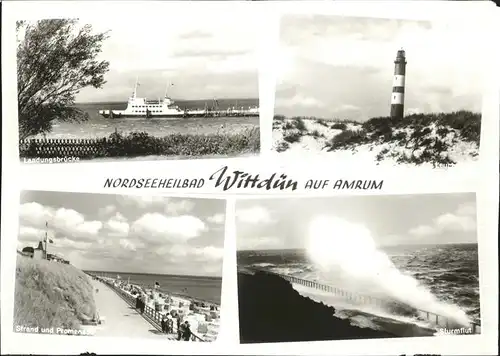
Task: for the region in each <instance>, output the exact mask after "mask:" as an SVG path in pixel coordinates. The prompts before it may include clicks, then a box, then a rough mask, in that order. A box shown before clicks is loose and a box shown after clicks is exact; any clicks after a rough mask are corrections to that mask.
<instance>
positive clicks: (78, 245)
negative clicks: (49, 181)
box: [18, 193, 225, 275]
mask: <svg viewBox="0 0 500 356" xmlns="http://www.w3.org/2000/svg"><path fill="white" fill-rule="evenodd" d="M54 195H55V196H56V193H54ZM103 199H104V198H103ZM55 200H57V199H56V198H51V202H54V201H55ZM98 200H99V197H96V198H95V199H82V200H79V199H75V201H78V204H75V205H69V206H66V207H64V208H54V207H50V206H45V205H43V204H40V203H39V202H28V203H26V204H22V205H21V208H20V226H19V230H18V248H19V249H22V248H24V247H26V246H33V247H35V246H36V244H37V243H38V241H40V240H41V239H42V238H43V237H44V236H45V232H46V230H47V229H46V226H45V222H46V221H48V226H49V229H48V231H47V232H48V236H49V237H50V238H51V239H52V240H53V241H54V243H53V244H49V245H48V249H49V253H55V254H58V255H62V254H64V255H66V256H67V258H68V260H70V262H71V263H72V264H73V265H75V266H77V267H78V268H84V269H95V270H111V271H131V272H137V273H174V274H176V273H178V274H189V275H220V273H221V266H222V258H223V239H221V236H220V232H217V230H218V229H217V228H215V229H213V230H212V229H209V227H208V226H211V227H213V225H210V224H221V223H224V221H225V214H224V209H223V207H224V205H223V204H221V205H219V206H218V207H219V208H218V209H214V210H213V211H212V215H210V214H208V216H202V217H197V216H195V215H194V214H193V213H192V210H193V209H194V208H195V204H196V205H198V204H200V205H202V204H204V202H203V201H200V202H198V200H195V201H191V200H190V199H179V198H171V199H170V198H164V197H142V196H132V197H118V196H117V197H116V200H115V201H116V202H117V204H116V205H105V204H103V205H99V204H98V203H99V202H98ZM104 200H106V201H108V200H109V198H107V199H104ZM61 201H64V202H67V201H68V200H67V196H64V198H61ZM80 202H85V203H88V202H90V203H91V204H92V203H94V202H95V204H96V209H86V210H89V211H92V212H93V214H94V215H95V216H96V217H98V218H99V219H100V220H99V221H97V220H93V219H89V217H88V216H87V217H86V216H84V215H83V214H81V213H80V212H79V211H77V210H75V209H72V208H76V207H77V206H81V204H80ZM70 206H71V207H72V208H69V207H70ZM99 206H101V209H99V208H97V207H99ZM209 206H212V205H211V204H209ZM214 207H215V205H214ZM138 210H139V211H138ZM176 214H178V215H176ZM96 219H97V218H96Z"/></svg>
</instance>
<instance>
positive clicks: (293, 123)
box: [273, 110, 481, 166]
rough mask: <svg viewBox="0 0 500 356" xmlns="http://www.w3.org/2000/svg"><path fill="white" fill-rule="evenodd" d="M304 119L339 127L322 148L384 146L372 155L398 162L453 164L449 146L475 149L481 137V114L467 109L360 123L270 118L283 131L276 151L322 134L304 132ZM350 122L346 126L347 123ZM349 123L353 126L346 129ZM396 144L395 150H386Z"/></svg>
mask: <svg viewBox="0 0 500 356" xmlns="http://www.w3.org/2000/svg"><path fill="white" fill-rule="evenodd" d="M304 120H314V122H315V123H316V124H319V125H321V126H324V127H325V128H327V129H331V130H340V132H339V133H337V134H335V135H333V137H331V138H329V139H328V140H327V142H326V143H325V147H324V148H325V149H326V151H336V150H353V149H355V148H356V147H358V146H360V145H372V146H374V145H384V144H386V145H385V146H386V147H384V148H383V149H382V150H381V151H380V152H379V153H378V154H377V156H376V160H377V161H381V160H383V159H385V158H392V159H395V160H396V162H398V163H412V164H416V165H419V164H422V163H426V162H430V163H432V164H434V165H438V166H443V165H453V164H455V163H456V162H454V161H453V160H452V159H451V158H450V157H449V156H448V154H447V153H448V151H449V149H450V148H451V147H452V146H453V145H454V144H456V143H457V142H459V141H461V142H465V143H471V144H472V145H475V146H476V147H477V148H479V144H480V137H481V114H479V113H474V112H470V111H465V110H462V111H455V112H450V113H430V114H412V115H408V116H405V117H404V118H403V119H402V120H401V119H394V118H391V117H375V118H372V119H369V120H368V121H365V122H363V123H361V122H356V121H352V120H338V119H333V120H325V119H320V118H314V117H292V118H286V117H284V116H280V115H277V116H275V117H274V121H273V129H282V130H283V142H282V143H280V144H279V145H278V147H277V151H285V150H286V149H287V148H288V146H289V144H293V143H296V142H299V141H300V140H301V138H302V137H303V136H306V135H308V136H313V137H324V134H320V133H319V132H317V131H316V132H315V131H308V130H307V128H306V125H305V124H304ZM349 124H350V125H349ZM349 126H351V127H355V128H356V129H352V128H351V129H349ZM388 145H390V146H391V147H392V148H394V147H397V148H399V149H398V150H394V149H389V148H388V147H387V146H388Z"/></svg>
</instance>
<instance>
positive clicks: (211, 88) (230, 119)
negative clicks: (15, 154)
mask: <svg viewBox="0 0 500 356" xmlns="http://www.w3.org/2000/svg"><path fill="white" fill-rule="evenodd" d="M181 12H182V11H181ZM195 12H196V11H195ZM200 12H201V11H200ZM109 15H110V16H108V17H107V18H104V17H101V18H99V19H96V18H92V19H83V18H79V19H74V18H64V19H42V20H36V21H24V20H20V21H17V23H16V36H17V91H18V92H17V94H18V123H19V126H18V127H19V156H20V160H21V163H28V164H29V163H70V162H84V161H92V162H94V161H103V162H106V161H131V160H133V161H139V160H140V161H148V160H168V159H169V160H172V159H174V160H175V159H199V158H202V159H205V158H229V157H242V156H243V157H246V156H253V155H256V154H258V153H259V151H260V128H259V89H258V65H257V58H256V57H257V53H256V47H257V44H258V35H257V33H256V31H254V24H252V23H250V20H251V17H249V16H244V15H243V14H242V15H241V16H240V15H238V14H237V13H235V14H234V15H235V16H233V15H231V16H227V13H226V14H225V13H223V12H222V13H211V14H206V13H205V14H201V13H200V14H196V13H192V11H191V13H189V14H184V15H183V14H182V13H178V12H177V13H171V14H167V15H165V16H164V15H163V14H162V16H160V14H154V13H153V14H152V16H139V15H140V14H138V16H137V17H135V18H133V19H125V18H123V17H121V16H113V15H112V14H109ZM189 18H190V20H186V19H189Z"/></svg>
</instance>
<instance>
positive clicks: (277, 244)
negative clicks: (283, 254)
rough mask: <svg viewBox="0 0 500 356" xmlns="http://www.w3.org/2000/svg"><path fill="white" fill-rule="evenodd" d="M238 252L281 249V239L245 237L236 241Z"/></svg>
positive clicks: (273, 237) (274, 237)
mask: <svg viewBox="0 0 500 356" xmlns="http://www.w3.org/2000/svg"><path fill="white" fill-rule="evenodd" d="M237 244H238V250H259V249H262V250H267V249H277V248H282V247H283V239H282V238H279V237H276V236H258V237H245V238H244V239H243V238H241V239H238V241H237Z"/></svg>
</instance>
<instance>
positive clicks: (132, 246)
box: [119, 239, 144, 252]
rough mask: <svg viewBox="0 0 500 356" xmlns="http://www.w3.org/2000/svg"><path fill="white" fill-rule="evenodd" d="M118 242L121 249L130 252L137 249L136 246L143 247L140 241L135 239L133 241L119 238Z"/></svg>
mask: <svg viewBox="0 0 500 356" xmlns="http://www.w3.org/2000/svg"><path fill="white" fill-rule="evenodd" d="M119 244H120V246H121V247H122V248H123V249H125V250H127V251H132V252H135V251H137V249H138V248H141V247H144V245H143V244H142V243H140V242H137V241H135V242H133V241H132V240H130V239H120V241H119Z"/></svg>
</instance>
